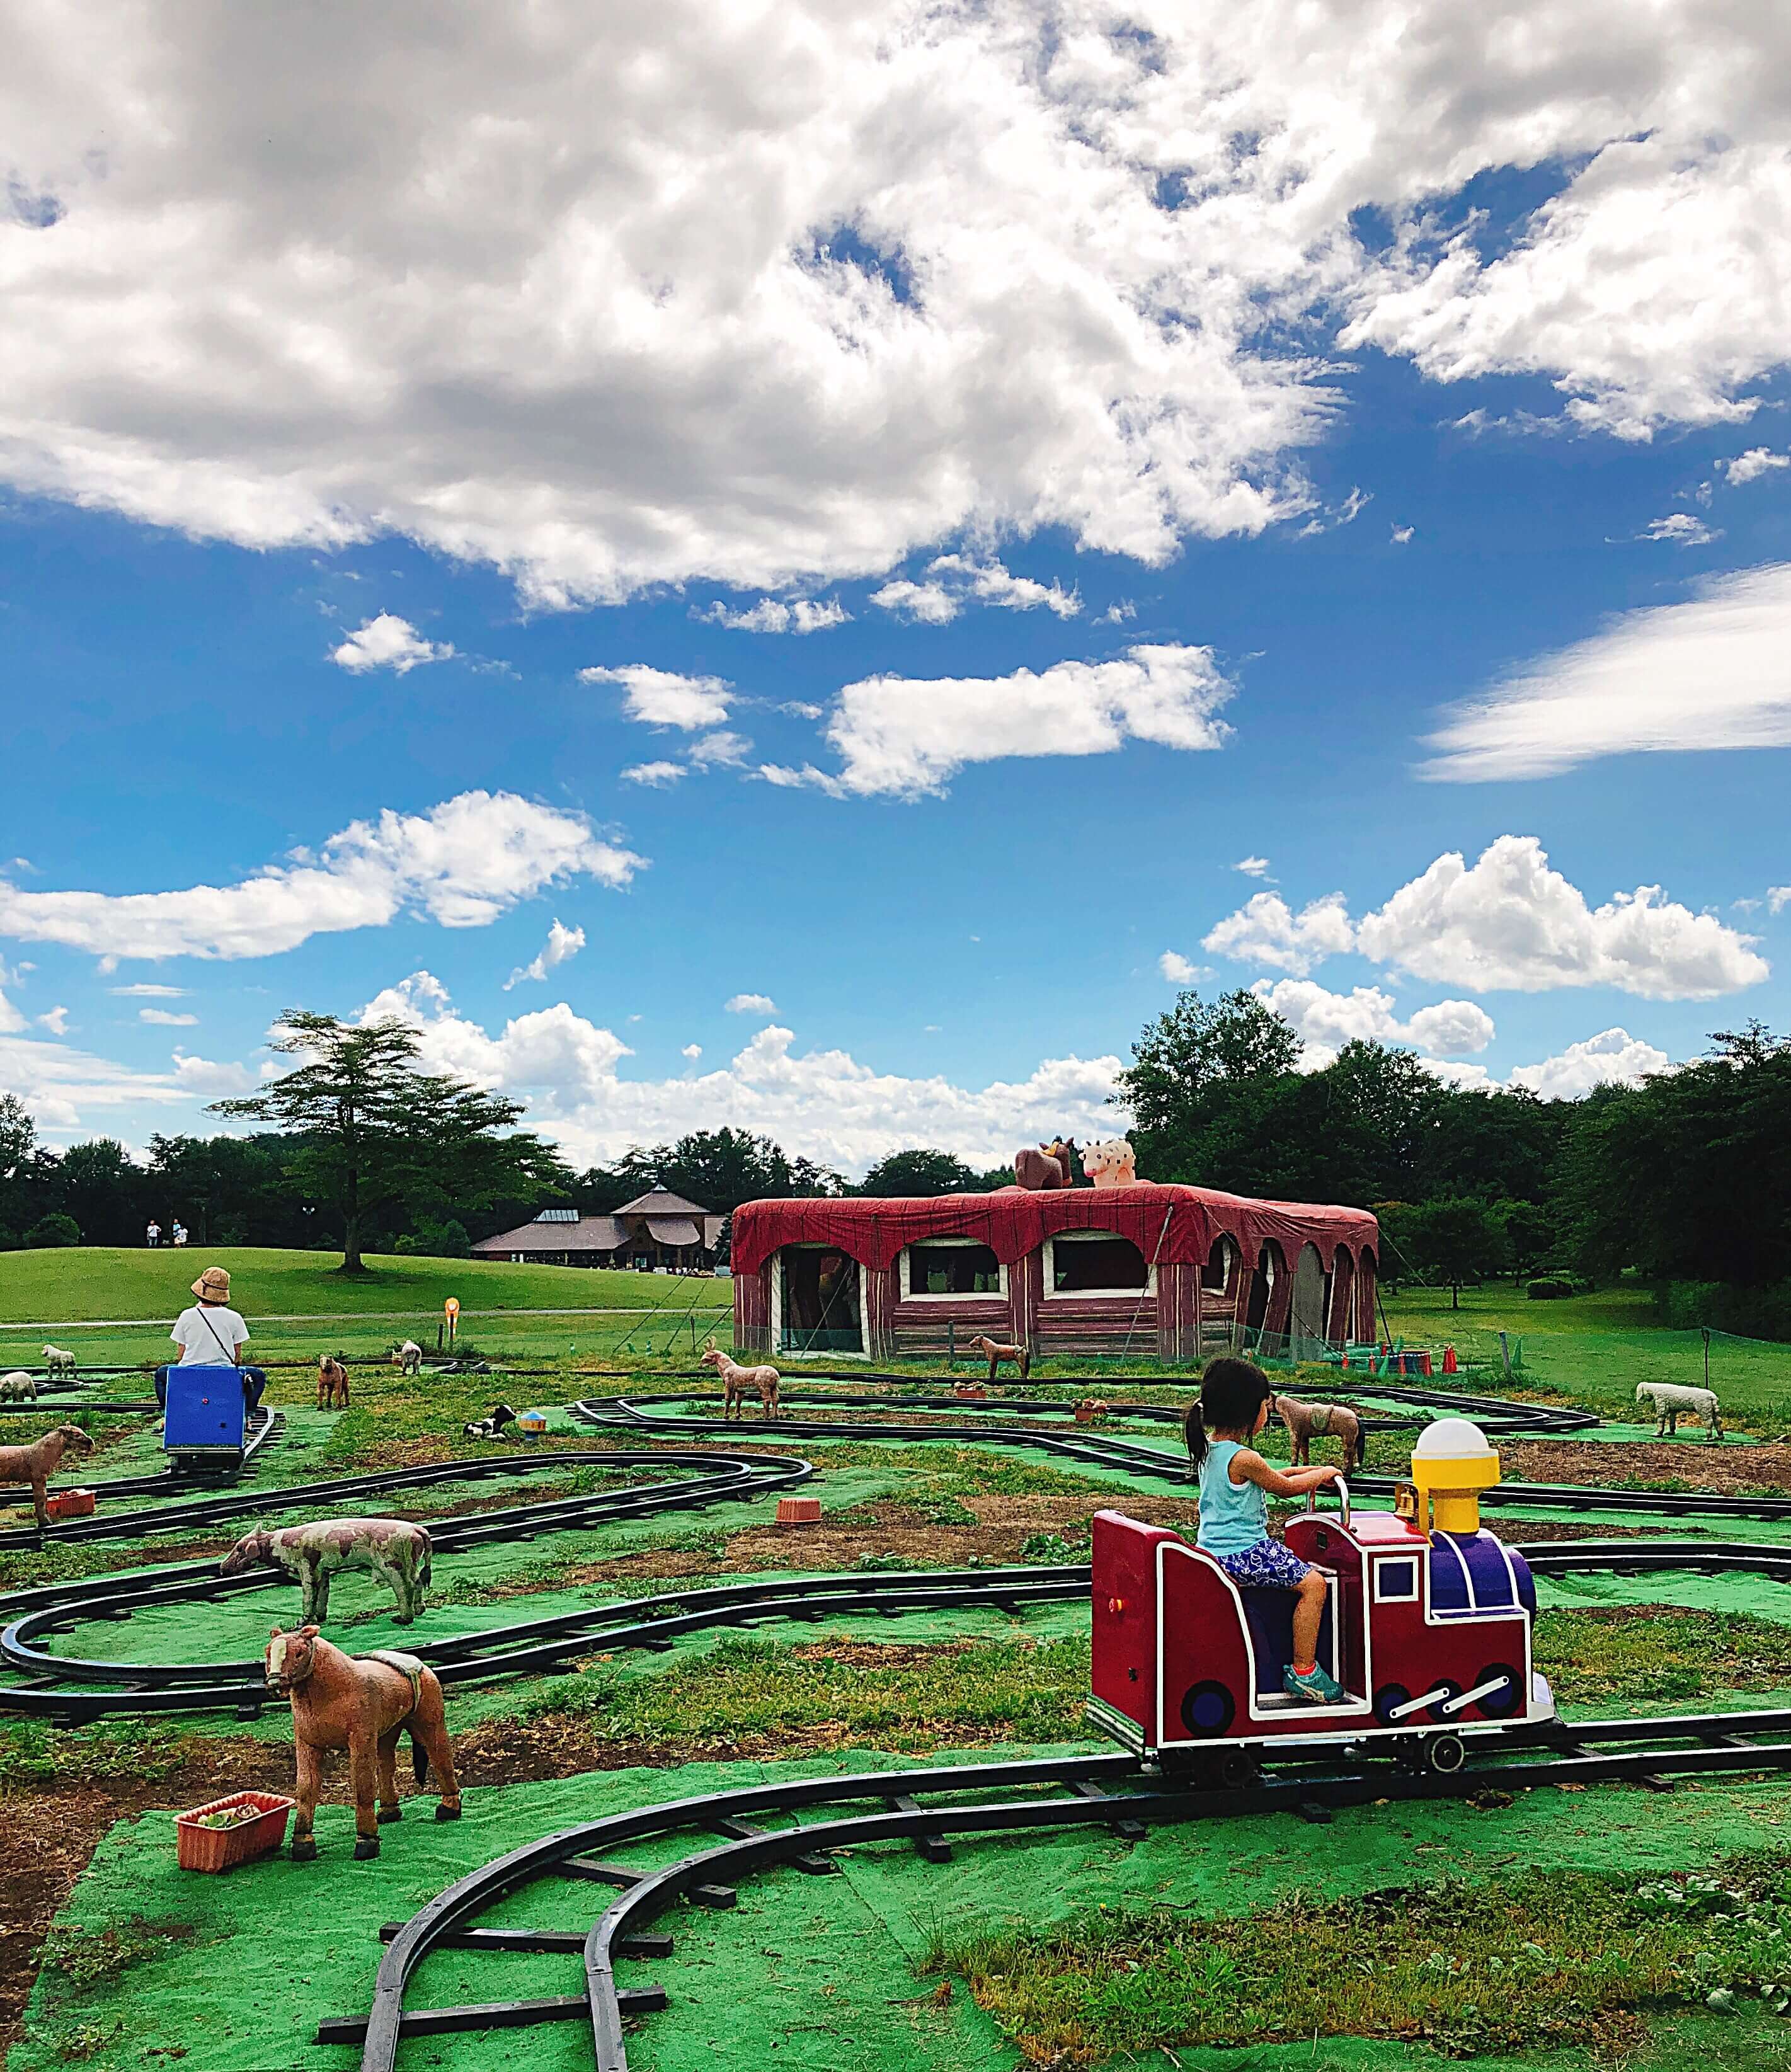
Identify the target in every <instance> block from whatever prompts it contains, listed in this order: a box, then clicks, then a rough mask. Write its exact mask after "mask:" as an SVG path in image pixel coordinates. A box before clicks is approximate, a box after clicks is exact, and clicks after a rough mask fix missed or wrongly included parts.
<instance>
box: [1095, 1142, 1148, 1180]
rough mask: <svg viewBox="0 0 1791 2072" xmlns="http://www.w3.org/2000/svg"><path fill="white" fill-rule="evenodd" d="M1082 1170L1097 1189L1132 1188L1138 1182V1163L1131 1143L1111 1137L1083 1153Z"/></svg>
mask: <svg viewBox="0 0 1791 2072" xmlns="http://www.w3.org/2000/svg"><path fill="white" fill-rule="evenodd" d="M1082 1170H1083V1172H1085V1173H1086V1174H1087V1175H1088V1177H1089V1178H1090V1179H1091V1180H1092V1181H1093V1182H1094V1183H1095V1186H1097V1187H1132V1186H1136V1185H1137V1182H1138V1161H1137V1158H1136V1155H1135V1153H1133V1151H1132V1145H1131V1141H1130V1140H1129V1139H1128V1138H1126V1137H1109V1138H1108V1139H1107V1141H1106V1142H1105V1143H1104V1144H1091V1145H1089V1147H1088V1149H1087V1150H1086V1151H1085V1152H1084V1153H1082Z"/></svg>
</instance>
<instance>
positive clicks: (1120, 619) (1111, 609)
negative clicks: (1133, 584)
mask: <svg viewBox="0 0 1791 2072" xmlns="http://www.w3.org/2000/svg"><path fill="white" fill-rule="evenodd" d="M1137 616H1138V607H1137V606H1136V604H1134V603H1133V602H1132V599H1131V598H1129V597H1123V598H1120V599H1119V602H1118V603H1117V604H1110V605H1109V606H1107V610H1106V611H1103V613H1102V614H1101V615H1100V618H1099V620H1098V621H1097V623H1098V624H1099V625H1102V626H1123V625H1124V624H1125V623H1126V621H1127V620H1128V619H1136V617H1137Z"/></svg>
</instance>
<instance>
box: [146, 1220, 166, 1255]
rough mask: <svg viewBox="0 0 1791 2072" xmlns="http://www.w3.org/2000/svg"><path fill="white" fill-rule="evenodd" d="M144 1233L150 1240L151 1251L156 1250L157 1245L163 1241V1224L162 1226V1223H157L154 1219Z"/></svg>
mask: <svg viewBox="0 0 1791 2072" xmlns="http://www.w3.org/2000/svg"><path fill="white" fill-rule="evenodd" d="M143 1235H145V1236H146V1238H147V1239H149V1241H150V1251H151V1252H154V1249H155V1248H156V1247H157V1246H158V1244H160V1243H161V1242H162V1226H161V1224H160V1223H155V1222H153V1221H152V1222H151V1223H150V1226H149V1227H148V1229H147V1230H146V1231H145V1232H144V1233H143Z"/></svg>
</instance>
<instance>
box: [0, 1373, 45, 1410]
mask: <svg viewBox="0 0 1791 2072" xmlns="http://www.w3.org/2000/svg"><path fill="white" fill-rule="evenodd" d="M36 1400H37V1376H36V1375H35V1374H27V1372H26V1371H25V1370H24V1368H23V1367H14V1369H13V1371H12V1372H11V1373H10V1374H0V1403H35V1402H36Z"/></svg>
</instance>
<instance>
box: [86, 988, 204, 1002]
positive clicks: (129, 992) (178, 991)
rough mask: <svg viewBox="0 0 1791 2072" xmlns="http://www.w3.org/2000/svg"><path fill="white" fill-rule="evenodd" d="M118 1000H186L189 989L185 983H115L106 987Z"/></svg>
mask: <svg viewBox="0 0 1791 2072" xmlns="http://www.w3.org/2000/svg"><path fill="white" fill-rule="evenodd" d="M106 990H107V992H109V993H111V994H112V995H113V997H114V998H115V999H117V1000H184V999H185V998H186V997H187V989H186V987H185V986H183V985H113V986H108V987H107V988H106Z"/></svg>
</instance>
